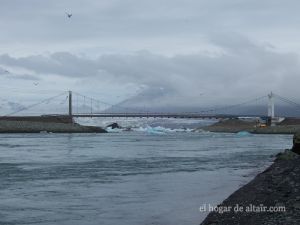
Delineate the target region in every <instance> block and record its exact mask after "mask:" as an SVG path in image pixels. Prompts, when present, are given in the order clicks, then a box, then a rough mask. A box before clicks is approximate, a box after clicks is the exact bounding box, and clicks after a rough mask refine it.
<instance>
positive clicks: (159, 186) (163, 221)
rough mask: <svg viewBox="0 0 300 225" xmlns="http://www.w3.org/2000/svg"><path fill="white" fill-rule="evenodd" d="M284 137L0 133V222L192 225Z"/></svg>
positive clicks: (286, 143) (284, 144)
mask: <svg viewBox="0 0 300 225" xmlns="http://www.w3.org/2000/svg"><path fill="white" fill-rule="evenodd" d="M290 146H291V136H283V135H260V136H258V135H252V136H246V137H239V136H238V135H235V134H213V133H166V134H163V135H155V134H152V135H151V134H147V133H143V132H132V133H131V132H127V133H126V132H123V133H114V134H84V135H83V134H65V135H62V134H26V135H17V134H14V135H13V134H11V135H4V134H2V135H0V224H68V225H73V224H102V225H117V224H128V225H142V224H147V225H148V224H149V225H150V224H159V225H169V224H172V225H174V224H180V225H185V224H186V225H187V224H199V223H200V221H201V220H202V219H203V218H204V217H205V213H200V212H199V210H198V208H199V206H200V205H202V204H204V203H211V204H216V203H218V202H219V201H221V200H222V199H224V198H225V197H226V196H227V195H228V194H230V193H231V192H232V191H234V190H235V189H236V188H238V187H239V186H240V185H242V184H243V183H245V182H247V181H248V180H249V179H251V178H252V177H253V176H254V175H255V174H256V173H257V172H258V171H259V170H261V169H263V168H265V167H266V165H268V164H269V162H270V161H271V160H272V155H274V154H276V153H278V152H279V151H281V150H282V149H285V148H289V147H290Z"/></svg>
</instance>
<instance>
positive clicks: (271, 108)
mask: <svg viewBox="0 0 300 225" xmlns="http://www.w3.org/2000/svg"><path fill="white" fill-rule="evenodd" d="M268 99H269V101H268V117H270V118H271V119H273V118H274V117H275V107H274V94H273V92H271V93H270V94H268Z"/></svg>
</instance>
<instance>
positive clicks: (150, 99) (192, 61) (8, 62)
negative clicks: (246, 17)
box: [0, 34, 300, 107]
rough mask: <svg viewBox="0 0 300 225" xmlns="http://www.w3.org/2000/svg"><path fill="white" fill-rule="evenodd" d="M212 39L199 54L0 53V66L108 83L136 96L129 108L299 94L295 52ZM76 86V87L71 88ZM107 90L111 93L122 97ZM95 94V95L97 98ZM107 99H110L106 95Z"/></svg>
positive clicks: (223, 37) (39, 75) (232, 38)
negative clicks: (212, 48) (208, 48)
mask: <svg viewBox="0 0 300 225" xmlns="http://www.w3.org/2000/svg"><path fill="white" fill-rule="evenodd" d="M209 40H210V43H211V44H213V45H215V46H216V47H218V48H219V49H221V51H219V52H216V53H215V54H207V53H198V54H186V55H183V54H182V55H175V56H172V57H168V56H164V55H161V54H155V53H151V52H149V51H139V52H135V53H132V54H105V55H102V56H100V57H97V58H88V57H85V56H79V55H75V54H71V53H68V52H57V53H53V54H49V55H47V56H45V55H32V56H27V57H12V56H10V55H8V54H5V55H1V56H0V66H1V68H2V70H3V71H4V70H5V68H8V67H10V68H21V69H25V70H28V71H31V74H35V76H36V77H37V78H38V79H42V80H43V79H45V78H46V77H51V76H56V77H57V80H58V81H59V79H65V78H68V79H76V80H78V81H79V83H81V84H87V85H86V88H85V89H84V87H83V86H82V87H80V88H81V90H83V91H85V93H89V88H90V86H89V85H88V84H93V83H94V84H95V83H97V84H99V86H98V88H97V89H99V90H101V89H103V88H104V87H105V88H106V89H105V90H108V89H109V87H107V85H108V84H113V85H114V90H116V87H119V88H120V89H122V88H123V87H124V86H126V85H127V86H128V87H129V86H130V87H135V88H133V89H132V90H134V91H131V90H128V91H127V92H128V93H130V92H132V93H131V94H134V93H135V92H136V90H139V91H138V92H137V93H136V95H134V96H133V97H131V98H130V99H123V100H126V101H124V102H123V104H124V105H126V104H127V105H128V106H143V105H145V104H147V105H151V106H153V107H161V106H166V105H170V106H175V107H179V106H184V107H191V106H195V105H198V106H200V105H205V106H208V105H211V104H232V103H237V102H239V101H244V100H248V99H249V98H255V97H259V96H261V95H266V94H267V93H268V92H270V91H274V92H277V93H279V94H281V95H284V96H287V97H292V96H294V95H295V93H298V89H299V88H298V84H299V83H300V76H299V73H300V64H299V58H298V55H297V54H293V53H282V52H277V51H276V49H274V48H271V47H270V45H267V44H265V45H264V44H258V43H255V42H253V41H250V40H249V39H247V38H245V37H243V36H239V35H237V34H235V35H227V36H226V35H220V36H218V35H217V34H214V35H212V36H210V37H209ZM0 76H3V72H1V74H0ZM74 88H78V87H76V86H75V87H74ZM120 94H122V92H120V93H117V92H116V93H113V92H112V93H111V95H120ZM95 97H97V96H95ZM107 98H108V99H107V101H111V99H109V97H107Z"/></svg>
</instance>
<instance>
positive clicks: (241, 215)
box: [201, 138, 300, 225]
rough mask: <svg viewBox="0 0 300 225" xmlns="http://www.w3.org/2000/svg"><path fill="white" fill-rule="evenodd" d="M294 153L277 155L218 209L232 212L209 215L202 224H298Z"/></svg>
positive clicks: (298, 166) (298, 159)
mask: <svg viewBox="0 0 300 225" xmlns="http://www.w3.org/2000/svg"><path fill="white" fill-rule="evenodd" d="M297 140H300V138H299V139H295V138H294V146H296V147H297V148H298V147H299V145H298V146H297V145H295V141H296V142H297ZM298 150H299V149H298ZM298 150H297V149H296V148H295V147H294V148H293V151H294V152H297V151H298ZM293 151H291V150H286V151H285V152H284V153H280V154H278V155H277V157H276V159H275V161H274V163H273V164H272V165H271V166H270V167H269V168H268V169H266V170H265V171H264V172H262V173H260V174H258V175H257V176H256V177H255V178H254V179H253V180H252V181H251V182H250V183H248V184H246V185H245V186H243V187H242V188H240V189H239V190H237V191H236V192H234V193H233V194H232V195H231V196H229V197H228V198H227V199H226V200H225V201H223V203H222V204H220V205H219V206H218V207H219V208H218V209H229V208H231V210H228V212H223V213H219V212H217V211H216V212H211V213H210V214H209V215H208V216H207V218H206V219H205V220H204V221H203V222H202V223H201V225H217V224H221V225H256V224H257V225H287V224H289V225H298V224H300V156H299V155H298V154H297V153H294V152H293ZM239 209H241V210H239ZM247 209H248V210H247Z"/></svg>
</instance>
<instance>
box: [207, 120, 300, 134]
mask: <svg viewBox="0 0 300 225" xmlns="http://www.w3.org/2000/svg"><path fill="white" fill-rule="evenodd" d="M201 129H202V130H205V131H210V132H222V133H237V132H240V131H247V132H250V133H254V134H294V133H296V132H299V131H300V125H299V124H288V123H281V124H278V125H276V126H268V127H257V126H256V123H255V122H247V121H242V120H238V119H229V120H223V121H219V122H217V123H215V124H212V125H210V126H207V127H202V128H201Z"/></svg>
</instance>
